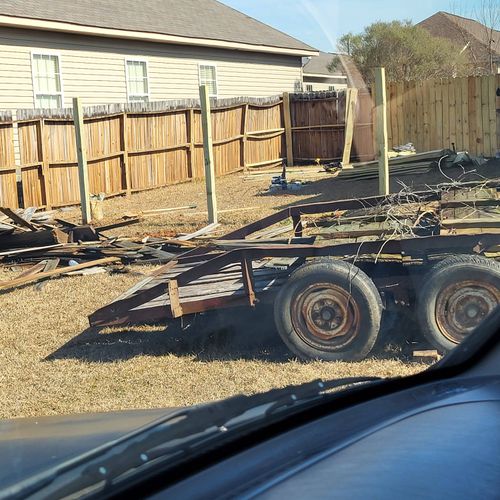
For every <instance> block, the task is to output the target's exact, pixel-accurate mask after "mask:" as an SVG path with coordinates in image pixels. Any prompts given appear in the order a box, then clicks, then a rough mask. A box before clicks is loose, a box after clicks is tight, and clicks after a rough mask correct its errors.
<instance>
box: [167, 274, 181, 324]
mask: <svg viewBox="0 0 500 500" xmlns="http://www.w3.org/2000/svg"><path fill="white" fill-rule="evenodd" d="M167 287H168V298H169V303H170V314H171V315H172V318H180V317H181V316H182V306H181V303H180V301H179V287H178V286H177V281H175V280H170V281H169V282H168V283H167Z"/></svg>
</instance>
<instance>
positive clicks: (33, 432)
mask: <svg viewBox="0 0 500 500" xmlns="http://www.w3.org/2000/svg"><path fill="white" fill-rule="evenodd" d="M174 411H176V409H175V408H172V409H161V410H134V411H122V412H110V413H91V414H82V415H70V416H57V417H41V418H22V419H12V420H0V489H1V488H6V487H9V486H11V485H14V484H16V483H17V482H19V481H22V480H24V479H27V478H29V477H31V476H33V475H34V474H37V473H39V472H42V471H44V470H47V469H49V468H51V467H53V466H55V465H58V464H60V463H62V462H65V461H66V460H68V459H71V458H74V457H77V456H79V455H81V454H82V453H85V452H87V451H90V450H92V449H94V448H95V447H97V446H100V445H103V444H105V443H107V442H109V441H111V440H114V439H116V438H119V437H121V436H123V435H125V434H127V433H129V432H131V431H134V430H136V429H138V428H140V427H142V426H143V425H147V424H149V423H151V422H153V421H154V420H156V419H158V418H160V417H164V416H167V415H169V414H171V413H173V412H174Z"/></svg>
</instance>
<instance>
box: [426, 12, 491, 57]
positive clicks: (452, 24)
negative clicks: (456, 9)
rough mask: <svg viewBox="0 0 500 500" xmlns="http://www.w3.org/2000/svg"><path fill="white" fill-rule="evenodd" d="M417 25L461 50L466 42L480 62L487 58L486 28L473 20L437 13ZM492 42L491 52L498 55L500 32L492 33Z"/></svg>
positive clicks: (447, 13)
mask: <svg viewBox="0 0 500 500" xmlns="http://www.w3.org/2000/svg"><path fill="white" fill-rule="evenodd" d="M418 24H419V26H421V27H422V28H425V29H426V30H427V31H429V33H431V35H434V36H438V37H442V38H447V39H448V40H450V41H451V42H452V43H454V44H456V45H457V47H460V48H462V47H464V45H465V43H466V42H469V44H470V45H471V47H470V49H471V50H473V51H474V53H475V54H476V56H477V57H478V58H479V59H480V60H486V59H487V58H488V50H487V46H488V37H487V32H486V28H485V26H484V25H483V24H481V23H479V22H478V21H476V20H474V19H469V18H467V17H461V16H457V15H455V14H450V13H449V12H443V11H439V12H436V14H433V15H432V16H430V17H428V18H427V19H424V20H423V21H421V22H420V23H418ZM493 40H494V41H493V45H492V48H493V51H494V53H495V54H497V55H500V31H497V30H494V31H493Z"/></svg>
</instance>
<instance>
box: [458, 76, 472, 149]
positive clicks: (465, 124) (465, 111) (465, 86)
mask: <svg viewBox="0 0 500 500" xmlns="http://www.w3.org/2000/svg"><path fill="white" fill-rule="evenodd" d="M460 84H461V87H462V89H461V95H462V144H461V149H463V150H465V151H470V145H469V79H468V78H461V79H460Z"/></svg>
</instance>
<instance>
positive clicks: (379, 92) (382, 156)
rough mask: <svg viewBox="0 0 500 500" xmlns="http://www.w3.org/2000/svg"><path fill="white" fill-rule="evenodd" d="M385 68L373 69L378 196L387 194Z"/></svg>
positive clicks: (387, 160)
mask: <svg viewBox="0 0 500 500" xmlns="http://www.w3.org/2000/svg"><path fill="white" fill-rule="evenodd" d="M386 104H387V102H386V91H385V68H375V113H376V128H377V156H378V171H379V174H378V179H379V180H378V186H379V194H380V195H388V194H389V159H388V156H387V150H388V144H387V106H386Z"/></svg>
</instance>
